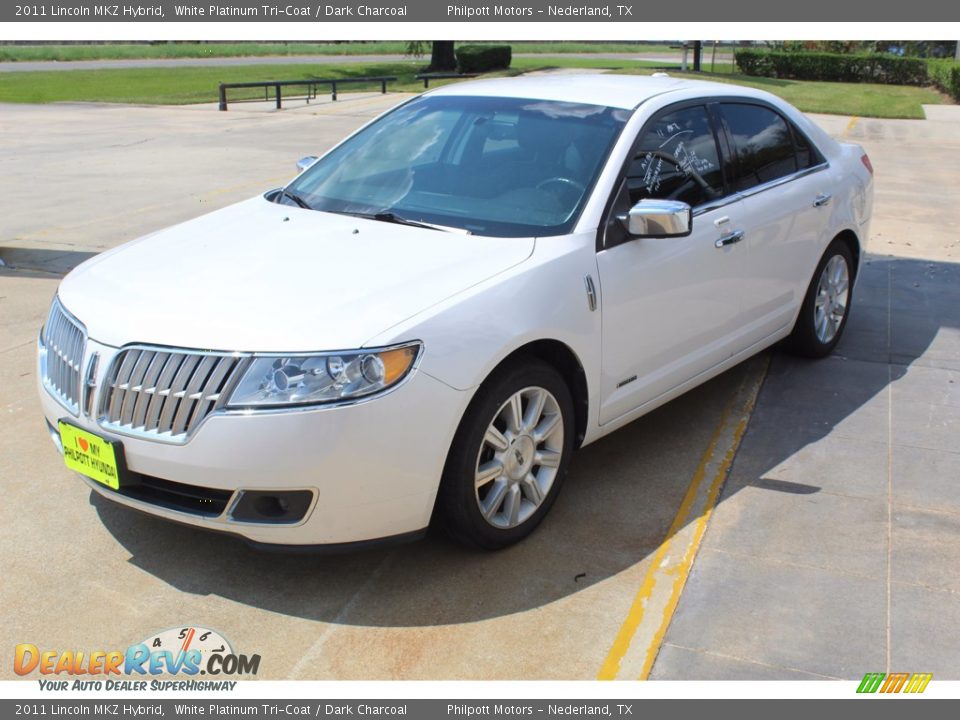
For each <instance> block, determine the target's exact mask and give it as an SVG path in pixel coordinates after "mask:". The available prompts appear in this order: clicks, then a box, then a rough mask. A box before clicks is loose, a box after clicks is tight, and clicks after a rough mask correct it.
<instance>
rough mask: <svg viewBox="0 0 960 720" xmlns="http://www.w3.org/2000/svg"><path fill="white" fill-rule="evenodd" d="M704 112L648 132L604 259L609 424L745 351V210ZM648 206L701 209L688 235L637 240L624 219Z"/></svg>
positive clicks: (610, 221) (638, 147) (687, 109)
mask: <svg viewBox="0 0 960 720" xmlns="http://www.w3.org/2000/svg"><path fill="white" fill-rule="evenodd" d="M714 128H715V125H714V121H713V118H712V114H711V112H710V110H709V109H708V108H707V106H706V105H704V104H685V105H683V106H679V107H678V106H673V107H671V108H669V109H667V110H665V111H664V112H663V113H661V114H660V115H658V116H655V117H654V118H653V119H652V120H651V121H649V122H648V123H647V124H646V125H645V126H644V128H643V130H642V131H641V132H640V134H639V136H638V139H637V143H636V144H635V146H634V151H633V157H632V159H631V161H630V162H629V163H628V164H627V167H626V169H625V172H624V173H623V176H622V178H621V180H620V185H619V191H618V194H617V197H616V198H615V200H614V202H613V204H612V207H611V211H610V215H609V217H608V218H607V221H606V224H605V230H604V238H603V248H602V249H601V251H600V252H599V253H598V255H597V265H598V272H599V276H600V288H601V297H602V312H603V319H602V322H603V341H602V343H603V360H602V379H601V393H602V400H601V406H600V424H601V425H603V424H605V423H608V422H610V421H612V420H616V419H617V418H619V417H621V416H623V415H625V414H627V413H630V412H631V411H634V410H636V409H638V408H640V407H642V406H644V405H646V404H648V403H651V401H654V400H656V399H657V398H658V397H660V396H661V395H663V394H664V393H667V392H669V391H670V390H672V389H674V388H676V387H677V386H678V385H681V384H683V383H685V382H687V381H689V380H691V379H693V378H695V377H697V376H698V375H700V374H701V373H703V372H705V371H707V370H709V369H711V368H712V367H714V366H715V365H717V364H718V363H720V362H723V361H724V360H726V359H728V358H729V357H731V356H732V355H733V354H735V352H737V350H738V349H739V348H738V346H737V338H738V336H740V335H742V331H741V329H740V328H739V325H740V303H741V297H740V296H741V292H740V285H741V283H742V282H743V267H744V257H743V253H744V251H745V244H744V243H740V242H739V240H740V237H741V236H739V235H738V233H739V232H740V231H741V230H742V229H743V227H744V226H743V224H742V222H743V208H742V202H741V201H740V200H738V199H735V198H731V197H729V196H727V192H726V189H725V188H726V185H725V182H724V166H723V163H724V159H725V153H723V152H722V147H721V145H720V144H719V143H718V140H717V138H718V134H717V133H716V132H715V130H714ZM644 198H656V199H670V200H681V201H683V202H686V203H688V204H689V205H690V206H691V207H692V208H693V225H692V232H691V234H690V235H688V236H686V237H668V238H634V237H631V236H629V235H628V234H627V232H626V228H625V225H624V223H623V221H622V218H623V217H624V216H625V215H626V213H627V212H628V211H629V209H630V208H631V207H632V206H633V205H634V204H636V203H637V202H639V201H640V200H642V199H644Z"/></svg>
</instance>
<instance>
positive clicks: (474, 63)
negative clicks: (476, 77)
mask: <svg viewBox="0 0 960 720" xmlns="http://www.w3.org/2000/svg"><path fill="white" fill-rule="evenodd" d="M456 55H457V70H458V71H459V72H462V73H483V72H490V71H491V70H505V69H506V68H508V67H510V61H511V60H512V59H513V56H512V54H511V51H510V46H509V45H461V46H460V47H458V48H457V49H456Z"/></svg>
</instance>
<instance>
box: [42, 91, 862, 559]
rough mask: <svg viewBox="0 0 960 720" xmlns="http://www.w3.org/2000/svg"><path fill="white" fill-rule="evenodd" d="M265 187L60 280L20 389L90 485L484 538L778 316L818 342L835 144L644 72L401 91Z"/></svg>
mask: <svg viewBox="0 0 960 720" xmlns="http://www.w3.org/2000/svg"><path fill="white" fill-rule="evenodd" d="M304 165H309V166H308V167H307V168H306V169H305V170H304V171H303V172H302V173H301V174H300V175H298V176H297V177H296V178H295V179H294V180H293V181H292V182H290V183H289V184H288V185H287V186H285V187H284V188H282V189H277V190H273V191H270V192H267V193H266V194H264V195H262V196H257V197H254V198H252V199H250V200H247V201H245V202H241V203H239V204H237V205H233V206H231V207H228V208H226V209H223V210H220V211H218V212H214V213H211V214H209V215H206V216H204V217H200V218H198V219H196V220H193V221H190V222H187V223H184V224H182V225H177V226H175V227H172V228H169V229H166V230H161V231H159V232H155V233H153V234H151V235H148V236H146V237H144V238H141V239H139V240H136V241H134V242H131V243H128V244H126V245H124V246H122V247H119V248H117V249H115V250H112V251H110V252H106V253H103V254H102V255H99V256H97V257H95V258H93V259H91V260H89V261H88V262H86V263H84V264H83V265H81V266H80V267H78V268H77V269H76V270H74V271H73V272H72V273H70V274H69V275H68V276H67V277H66V278H65V279H64V280H63V282H62V283H61V285H60V287H59V290H58V293H57V296H56V298H55V299H54V301H53V305H52V307H51V309H50V314H49V317H48V319H47V322H46V324H45V326H44V328H43V330H42V331H41V333H40V339H39V364H40V373H39V378H40V397H41V400H42V406H43V412H44V414H45V415H46V419H47V424H48V426H49V429H50V433H51V436H52V437H53V439H54V442H55V443H56V444H57V446H58V447H59V448H60V450H61V451H62V452H63V454H64V458H65V461H66V464H67V466H68V467H70V468H72V469H74V470H76V471H78V472H79V473H80V474H81V475H82V476H83V477H84V479H85V480H86V482H87V483H88V484H89V485H90V487H91V488H93V489H94V490H96V491H97V492H99V493H100V494H102V495H103V496H105V497H107V498H109V499H111V500H113V501H116V502H118V503H121V504H123V505H127V506H131V507H134V508H137V509H139V510H142V511H145V512H148V513H151V514H153V515H157V516H161V517H164V518H168V519H170V520H175V521H179V522H182V523H188V524H190V525H194V526H199V527H203V528H208V529H214V530H220V531H225V532H230V533H234V534H236V535H239V536H241V537H243V538H245V539H246V540H247V541H249V542H251V543H255V544H271V545H294V546H304V545H322V546H331V545H351V544H362V543H365V542H369V541H374V540H386V539H392V540H397V539H409V538H413V537H417V536H420V535H422V534H423V532H424V531H425V529H426V528H427V526H428V525H429V524H430V522H431V520H432V519H433V520H435V522H436V523H438V524H439V525H441V526H442V527H443V528H444V529H445V530H446V531H447V532H448V533H449V534H450V535H451V536H452V537H454V538H455V539H457V540H459V541H462V542H465V543H468V544H471V545H474V546H479V547H483V548H489V549H494V548H500V547H504V546H506V545H509V544H511V543H514V542H516V541H518V540H520V539H521V538H523V537H524V536H526V535H527V534H528V533H530V532H531V531H532V530H533V529H534V528H535V527H536V526H537V524H538V523H539V522H540V521H541V520H542V519H543V517H544V515H545V514H546V513H547V512H548V510H549V509H550V506H551V505H552V504H553V502H554V501H555V500H556V498H557V494H558V493H559V491H560V487H561V484H562V482H563V479H564V474H565V472H566V470H567V466H568V464H569V461H570V456H571V455H572V453H573V451H574V450H575V449H576V448H578V447H581V446H583V445H586V444H588V443H591V442H594V441H595V440H597V439H599V438H601V437H603V436H604V435H606V434H607V433H609V432H612V431H613V430H616V429H617V428H619V427H621V426H623V425H625V424H626V423H629V422H630V421H632V420H635V419H636V418H638V417H640V416H641V415H643V414H644V413H647V412H649V411H650V410H652V409H653V408H655V407H657V406H659V405H662V404H663V403H665V402H667V401H669V400H670V399H671V398H674V397H676V396H677V395H679V394H681V393H683V392H685V391H686V390H688V389H690V388H692V387H694V386H696V385H698V384H699V383H702V382H704V381H705V380H708V379H709V378H711V377H713V376H715V375H717V374H718V373H721V372H723V371H724V370H726V369H727V368H730V367H731V366H733V365H735V364H737V363H739V362H741V361H742V360H744V359H745V358H747V357H749V356H751V355H753V354H754V353H756V352H758V351H760V350H762V349H763V348H765V347H767V346H769V345H772V344H773V343H776V342H778V341H780V340H784V339H786V340H787V341H788V342H789V345H790V346H791V347H792V348H793V349H794V350H796V351H797V352H800V353H803V354H805V355H808V356H823V355H826V354H828V353H830V352H831V350H832V349H833V347H834V346H835V345H836V343H837V341H838V339H839V338H840V335H841V334H842V332H843V329H844V325H845V323H846V321H847V318H848V316H849V312H850V300H851V291H852V287H853V282H854V280H855V278H856V276H857V270H858V267H859V264H860V261H861V258H862V255H863V244H864V242H865V241H866V238H867V235H868V225H869V220H870V215H871V209H872V198H873V179H872V175H873V171H872V168H871V166H870V161H869V159H868V158H867V156H866V154H865V153H864V152H863V150H862V149H861V148H860V147H859V146H857V145H853V144H848V143H841V142H837V141H835V140H833V139H831V138H830V137H828V136H827V135H826V134H825V133H824V132H823V131H822V130H821V129H820V128H818V127H817V126H816V125H815V124H813V123H812V122H811V121H810V120H808V119H807V118H806V117H804V115H803V114H801V113H800V112H798V111H797V110H796V109H795V108H793V107H791V106H790V105H788V104H786V103H785V102H783V101H781V100H779V99H778V98H776V97H774V96H772V95H769V94H767V93H764V92H761V91H758V90H752V89H748V88H742V87H737V86H733V85H719V84H713V83H704V82H696V81H688V80H680V79H674V78H669V77H664V76H661V77H652V78H642V77H626V76H616V75H602V76H595V77H591V76H576V77H570V76H565V77H553V78H518V79H501V80H482V81H476V82H470V83H461V84H456V85H452V86H447V87H444V88H441V89H439V90H435V91H433V92H429V93H425V94H423V95H420V96H418V97H415V98H413V99H411V100H409V101H407V102H405V103H403V104H401V105H400V106H399V107H397V108H394V109H393V110H391V111H390V112H388V113H386V114H385V115H383V116H381V117H380V118H378V119H376V120H374V121H373V122H371V123H370V124H368V125H367V126H365V127H363V128H361V129H360V130H358V131H357V132H356V133H355V134H353V135H352V136H350V137H348V138H347V139H346V140H344V141H343V142H342V143H341V144H340V145H338V146H337V147H335V148H334V149H333V150H331V151H329V152H328V153H327V154H326V155H324V156H322V157H321V158H319V159H317V160H316V161H315V162H312V163H309V164H308V163H304Z"/></svg>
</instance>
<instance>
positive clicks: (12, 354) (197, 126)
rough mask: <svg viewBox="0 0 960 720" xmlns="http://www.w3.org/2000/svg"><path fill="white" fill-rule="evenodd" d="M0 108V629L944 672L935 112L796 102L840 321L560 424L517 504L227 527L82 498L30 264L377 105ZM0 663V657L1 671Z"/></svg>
mask: <svg viewBox="0 0 960 720" xmlns="http://www.w3.org/2000/svg"><path fill="white" fill-rule="evenodd" d="M398 100H399V96H398V95H396V94H391V95H388V96H385V97H384V96H380V95H356V96H343V99H342V100H341V101H340V102H338V103H318V104H314V105H311V106H300V107H293V108H291V109H285V110H283V111H281V112H265V111H263V110H262V109H260V108H258V107H256V106H249V107H246V108H244V107H238V108H237V109H234V108H231V110H230V112H227V113H218V112H216V111H215V110H213V109H211V108H209V107H206V106H204V107H200V106H197V107H185V108H157V107H154V108H146V107H125V106H105V105H92V104H91V105H81V104H59V105H48V106H28V105H23V106H14V105H0V193H2V197H3V213H2V218H3V219H2V222H0V259H2V260H3V261H4V264H5V267H0V479H2V487H3V489H4V492H5V497H4V499H3V502H2V503H0V540H2V545H3V547H4V548H5V552H4V553H3V555H2V557H0V576H2V577H3V578H4V581H3V582H2V583H0V603H2V607H3V608H4V609H5V612H4V613H3V614H2V616H0V646H2V647H6V648H10V647H11V646H13V645H16V644H17V643H25V642H29V643H34V644H36V645H38V646H42V647H46V648H59V649H67V648H78V649H81V648H91V649H92V648H113V647H127V646H128V645H129V644H131V643H134V642H137V641H139V640H142V639H143V638H144V637H147V636H149V635H150V634H152V633H155V632H156V631H159V630H162V629H164V628H170V627H179V626H184V625H187V624H192V625H200V626H204V627H209V628H214V629H216V630H218V631H220V632H221V633H222V634H223V635H224V636H226V637H227V638H229V639H230V641H231V642H232V643H233V646H234V647H235V648H237V649H239V650H240V651H242V652H247V653H259V654H260V655H261V656H262V658H263V660H262V663H261V667H260V675H259V676H260V677H261V678H264V679H594V678H598V677H599V678H610V679H614V678H616V679H636V678H641V677H650V678H653V679H748V678H750V679H830V678H842V679H848V680H853V679H858V680H859V679H860V678H861V677H862V676H863V674H864V673H866V672H889V671H904V672H932V673H933V674H934V678H935V679H952V680H960V575H958V573H957V568H958V567H960V490H958V488H960V484H958V483H960V442H958V438H960V235H958V232H957V230H958V228H960V205H958V204H957V202H956V197H957V194H956V188H957V187H958V186H960V169H958V168H960V112H957V111H960V108H958V107H955V106H951V107H935V108H931V109H930V111H929V115H928V120H926V121H880V120H866V119H859V118H846V117H837V116H816V117H815V119H816V120H817V121H818V122H820V123H821V124H822V125H823V126H824V127H825V128H826V129H827V130H828V131H829V132H831V133H832V134H833V135H835V136H837V137H845V138H850V139H854V140H856V141H857V142H861V143H862V144H863V145H864V146H865V148H866V149H867V150H868V152H869V154H870V156H871V159H872V160H873V164H874V167H875V168H876V173H877V183H878V184H877V194H876V204H875V215H874V223H873V228H872V231H873V236H872V237H871V238H870V240H869V243H868V246H867V250H868V252H869V258H868V261H867V264H866V265H865V266H864V270H863V274H862V276H861V278H860V281H859V284H858V287H857V292H856V295H855V301H854V310H853V314H852V315H851V318H850V322H849V325H848V329H847V334H846V336H845V338H844V340H843V342H842V343H841V345H840V346H839V348H838V351H837V353H836V354H835V355H834V356H833V357H831V358H828V359H826V360H823V361H820V362H807V361H799V360H796V359H793V358H791V357H789V356H786V355H783V354H781V353H780V352H779V351H777V350H776V349H775V350H773V351H771V352H768V353H765V354H764V355H762V356H761V357H759V358H756V359H754V360H751V361H749V362H748V363H744V364H743V365H741V366H738V367H737V368H734V369H733V370H731V371H730V372H728V373H726V374H724V375H722V376H721V377H719V378H717V379H715V380H713V381H711V382H710V383H708V384H706V385H704V386H702V387H700V388H698V389H696V390H694V391H692V392H690V393H688V394H687V395H685V396H683V397H681V398H679V399H678V400H676V401H674V402H672V403H670V404H669V405H667V406H665V407H663V408H661V409H659V410H657V411H655V412H654V413H652V414H650V415H648V416H646V417H645V418H642V419H641V420H639V421H637V422H635V423H633V424H631V425H630V426H628V427H626V428H624V429H623V430H621V431H619V432H617V433H615V434H613V435H612V436H610V437H608V438H606V439H604V440H602V441H600V442H598V443H595V444H594V445H591V446H589V447H588V448H586V449H584V450H583V451H582V452H581V453H579V455H578V456H577V457H576V458H575V461H574V464H573V467H572V470H571V476H570V478H569V480H568V482H567V484H566V486H565V487H564V492H563V494H562V495H561V497H560V498H559V500H558V502H557V505H556V506H555V508H554V509H553V511H552V512H551V514H550V516H549V517H548V518H547V520H546V522H545V523H544V525H543V526H542V527H541V529H540V530H539V531H538V532H537V533H535V534H534V535H533V536H532V537H531V538H530V539H529V540H528V541H526V542H524V543H522V544H521V545H519V546H517V547H514V548H511V549H509V550H507V551H503V552H500V553H496V554H480V553H475V552H469V551H465V550H463V549H460V548H459V547H456V546H453V545H451V544H450V543H448V542H447V541H446V540H444V539H443V538H440V537H432V536H431V537H428V538H427V539H426V540H424V541H422V542H419V543H416V544H412V545H407V546H402V547H396V548H391V549H381V550H372V551H367V552H363V553H358V554H354V555H347V556H334V557H322V556H296V555H275V554H266V553H262V552H257V551H254V550H251V549H249V548H247V547H246V546H245V545H243V544H241V543H239V542H237V541H235V540H233V539H230V538H225V537H220V536H213V535H209V534H204V533H201V532H199V531H196V530H193V529H190V528H184V527H179V526H172V525H169V524H166V523H163V522H160V521H158V520H155V519H153V518H150V517H145V516H141V515H139V514H135V513H132V512H130V511H128V510H126V509H124V508H121V507H118V506H114V505H113V504H111V503H109V502H106V501H104V500H102V499H100V498H99V496H96V495H93V494H91V492H90V491H89V490H88V489H87V487H86V485H84V484H83V483H82V482H81V481H80V480H79V479H78V478H76V477H75V476H73V475H72V474H71V473H70V472H69V471H67V470H66V469H65V468H64V467H63V464H62V460H61V459H60V457H59V455H58V454H57V453H56V451H55V449H54V447H53V445H52V444H51V442H50V439H49V436H48V435H47V432H46V429H45V427H44V423H43V419H42V417H41V415H40V411H39V405H38V402H37V399H36V390H35V384H36V373H35V368H34V355H35V343H36V334H37V331H38V329H39V327H40V325H41V324H42V322H43V320H44V317H45V314H46V311H47V308H48V304H49V301H50V298H51V297H52V295H53V293H54V291H55V288H56V285H57V282H58V279H59V277H60V276H61V275H62V274H63V273H64V272H66V271H67V270H69V269H70V268H71V267H74V266H76V265H77V264H79V263H80V262H82V261H83V260H85V259H86V258H88V257H91V256H92V255H94V254H96V253H98V252H100V251H102V250H104V249H107V248H110V247H114V246H116V245H118V244H120V243H122V242H124V241H126V240H128V239H132V238H134V237H137V236H139V235H141V234H144V233H146V232H149V231H151V230H154V229H158V228H161V227H164V226H167V225H170V224H173V223H175V222H179V221H183V220H187V219H189V218H191V217H194V216H196V215H198V214H200V213H203V212H206V211H208V210H213V209H216V208H219V207H223V206H224V205H227V204H229V203H231V202H235V201H238V200H241V199H244V198H246V197H249V196H251V195H254V194H256V193H258V192H260V191H262V190H266V189H269V188H272V187H276V186H277V185H279V184H281V183H282V182H283V181H284V180H285V179H287V178H289V177H290V176H291V175H292V174H293V163H294V161H295V160H296V159H297V158H299V157H300V156H302V155H307V154H317V153H318V152H319V151H322V150H323V149H325V148H326V147H328V146H330V145H331V144H332V143H333V142H335V141H336V140H337V139H339V138H340V137H342V136H343V135H344V134H346V133H347V132H348V131H350V130H351V129H353V128H355V127H356V126H357V125H359V124H360V123H363V122H365V121H366V120H368V119H369V118H371V117H372V116H374V115H375V114H377V113H379V112H381V111H382V110H383V109H385V108H386V107H389V106H390V105H391V104H393V103H395V102H397V101H398ZM14 677H15V676H14V674H13V671H12V667H11V665H10V664H9V663H0V678H2V679H12V678H14Z"/></svg>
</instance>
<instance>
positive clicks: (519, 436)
mask: <svg viewBox="0 0 960 720" xmlns="http://www.w3.org/2000/svg"><path fill="white" fill-rule="evenodd" d="M574 432H575V430H574V422H573V400H572V398H571V396H570V391H569V389H568V388H567V385H566V383H565V382H564V380H563V377H562V376H561V375H560V374H559V373H558V372H557V371H556V370H555V369H554V368H552V367H551V366H549V365H547V364H545V363H543V362H541V361H539V360H536V359H533V358H531V359H525V360H524V361H521V362H516V363H512V364H511V365H509V366H508V367H505V368H502V369H500V370H498V371H497V372H496V373H495V374H494V375H493V376H491V377H490V378H489V379H488V380H487V382H486V383H484V386H483V387H482V388H481V389H480V390H479V391H478V393H477V397H475V398H474V400H473V402H471V404H470V407H469V408H468V409H467V412H466V414H465V415H464V418H463V421H462V422H461V423H460V427H459V429H458V430H457V435H456V438H455V439H454V442H453V446H452V447H451V450H450V455H449V457H448V459H447V463H446V467H445V468H444V473H443V480H442V483H441V486H440V494H439V497H438V500H437V502H438V506H437V510H438V515H439V520H440V522H441V523H442V525H443V527H444V529H445V530H446V532H447V534H448V535H450V536H451V537H452V538H453V539H454V540H457V541H459V542H461V543H464V544H466V545H471V546H474V547H480V548H483V549H487V550H496V549H499V548H503V547H506V546H508V545H512V544H513V543H515V542H518V541H519V540H522V539H523V538H524V537H526V536H527V535H529V534H530V533H531V532H532V531H533V529H534V528H535V527H536V526H537V525H538V524H539V523H540V521H541V520H542V519H543V517H544V516H545V515H546V514H547V512H548V510H549V509H550V506H551V505H553V502H554V500H555V499H556V497H557V493H558V492H559V490H560V485H561V484H562V482H563V478H564V476H565V474H566V471H567V465H568V463H569V460H570V455H571V454H572V452H573V436H574Z"/></svg>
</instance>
